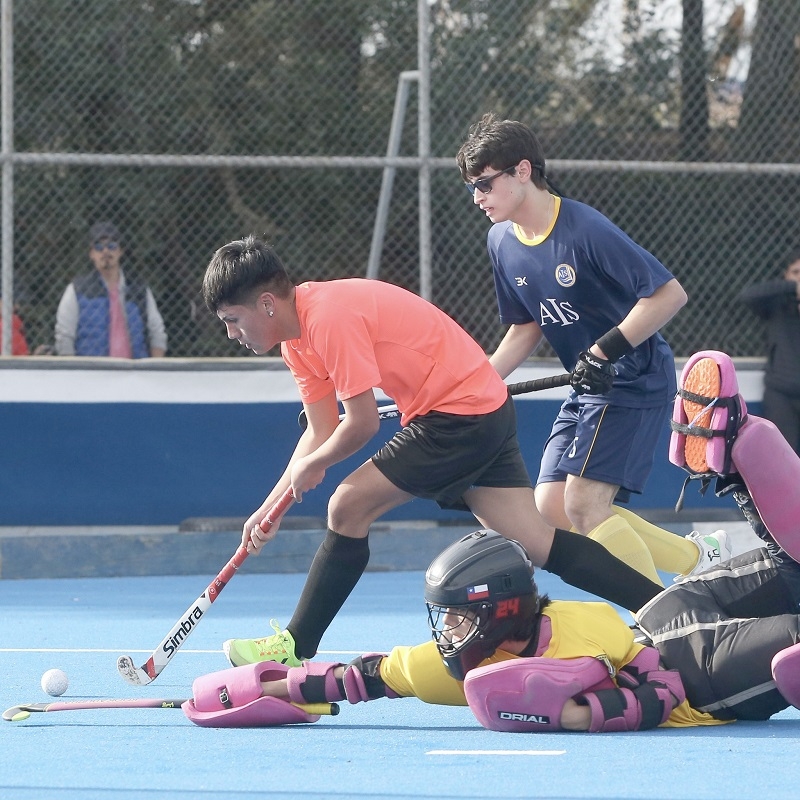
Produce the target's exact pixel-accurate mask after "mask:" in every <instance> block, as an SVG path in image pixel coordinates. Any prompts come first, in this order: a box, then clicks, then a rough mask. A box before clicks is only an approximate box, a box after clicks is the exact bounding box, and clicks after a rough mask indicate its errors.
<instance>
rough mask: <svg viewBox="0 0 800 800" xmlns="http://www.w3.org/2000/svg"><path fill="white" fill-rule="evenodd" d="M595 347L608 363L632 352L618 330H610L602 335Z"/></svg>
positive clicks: (629, 345) (631, 346)
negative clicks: (600, 351) (602, 353)
mask: <svg viewBox="0 0 800 800" xmlns="http://www.w3.org/2000/svg"><path fill="white" fill-rule="evenodd" d="M596 344H597V346H598V347H599V348H600V349H601V350H602V351H603V352H604V353H605V354H606V358H607V359H608V360H609V361H612V362H613V361H618V360H619V359H620V358H622V356H624V355H625V354H627V353H630V352H631V350H633V345H632V344H631V343H630V342H629V341H628V340H627V339H626V338H625V336H624V334H623V333H622V331H621V330H620V329H619V328H616V327H615V328H612V329H611V330H610V331H609V332H608V333H604V334H603V335H602V336H601V337H600V338H599V339H598V340H597V342H596Z"/></svg>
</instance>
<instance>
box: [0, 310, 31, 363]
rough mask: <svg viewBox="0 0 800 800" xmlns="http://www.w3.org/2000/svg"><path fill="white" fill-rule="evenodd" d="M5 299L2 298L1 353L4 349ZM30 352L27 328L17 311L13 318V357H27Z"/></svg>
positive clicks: (0, 315) (0, 322) (0, 321)
mask: <svg viewBox="0 0 800 800" xmlns="http://www.w3.org/2000/svg"><path fill="white" fill-rule="evenodd" d="M2 302H3V298H2V297H0V351H2V348H3V310H2ZM29 353H30V351H29V350H28V341H27V339H26V338H25V326H24V325H23V324H22V320H21V319H20V316H19V314H17V311H16V309H14V313H13V314H12V316H11V355H12V356H27V355H29Z"/></svg>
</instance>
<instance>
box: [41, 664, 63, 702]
mask: <svg viewBox="0 0 800 800" xmlns="http://www.w3.org/2000/svg"><path fill="white" fill-rule="evenodd" d="M68 686H69V680H68V679H67V673H66V672H64V671H63V670H60V669H49V670H47V672H45V673H44V675H42V689H44V691H45V692H47V694H49V695H50V696H51V697H61V695H62V694H64V692H66V691H67V687H68Z"/></svg>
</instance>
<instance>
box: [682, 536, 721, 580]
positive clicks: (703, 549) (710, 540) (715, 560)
mask: <svg viewBox="0 0 800 800" xmlns="http://www.w3.org/2000/svg"><path fill="white" fill-rule="evenodd" d="M686 538H687V539H689V541H691V542H694V543H695V544H696V545H697V549H698V550H699V551H700V558H699V559H698V560H697V564H696V565H695V566H694V568H693V569H691V570H690V571H689V572H687V573H686V575H685V576H683V577H688V576H689V575H697V573H698V572H703V571H704V570H706V569H708V568H709V567H715V566H717V564H721V563H722V562H723V561H727V560H728V559H729V558H732V557H733V546H732V545H731V543H730V541H729V539H728V534H727V533H725V531H722V530H720V531H714V533H705V534H703V533H700V532H699V531H692V532H691V533H690V534H689V535H688V536H686Z"/></svg>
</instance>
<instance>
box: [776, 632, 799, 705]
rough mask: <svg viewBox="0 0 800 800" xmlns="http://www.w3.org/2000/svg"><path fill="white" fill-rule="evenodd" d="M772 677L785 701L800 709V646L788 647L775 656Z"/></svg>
mask: <svg viewBox="0 0 800 800" xmlns="http://www.w3.org/2000/svg"><path fill="white" fill-rule="evenodd" d="M772 677H773V678H774V679H775V685H776V686H777V687H778V691H779V692H780V693H781V694H782V695H783V699H784V700H786V702H787V703H791V704H792V705H793V706H794V707H795V708H800V644H794V645H792V646H791V647H787V648H785V649H784V650H781V651H780V652H778V653H776V654H775V655H774V656H773V658H772Z"/></svg>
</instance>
